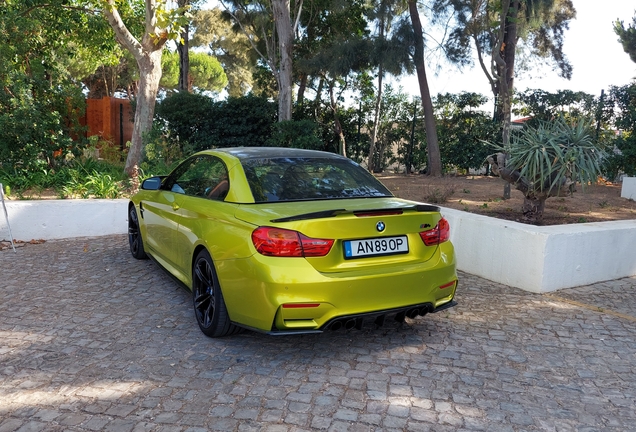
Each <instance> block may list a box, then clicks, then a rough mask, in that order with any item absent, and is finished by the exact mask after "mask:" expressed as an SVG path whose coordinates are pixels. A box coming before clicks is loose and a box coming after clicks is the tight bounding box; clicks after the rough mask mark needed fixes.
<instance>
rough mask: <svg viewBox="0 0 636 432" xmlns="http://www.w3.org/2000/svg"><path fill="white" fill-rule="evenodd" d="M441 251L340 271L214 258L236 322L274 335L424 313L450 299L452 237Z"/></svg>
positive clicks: (290, 262)
mask: <svg viewBox="0 0 636 432" xmlns="http://www.w3.org/2000/svg"><path fill="white" fill-rule="evenodd" d="M439 249H440V250H438V251H437V253H436V254H435V256H434V257H433V258H432V259H430V260H428V261H426V262H419V263H413V264H400V265H393V266H385V267H383V268H380V269H362V270H359V271H348V272H341V273H321V272H318V271H316V270H315V269H314V268H313V267H312V266H311V265H309V264H308V263H307V261H306V260H305V259H302V258H290V259H277V258H270V257H262V256H254V257H251V258H250V259H245V260H230V261H221V262H217V265H218V267H217V271H218V272H219V279H220V281H221V288H222V290H223V297H224V298H225V303H226V305H227V308H228V313H229V315H230V319H231V320H232V321H233V322H234V323H235V324H237V325H240V326H243V327H246V328H250V329H253V330H256V331H260V332H265V333H272V334H296V333H299V332H300V333H316V332H322V331H324V330H326V329H330V328H332V327H338V326H339V325H340V326H342V327H347V326H349V327H350V326H351V325H352V323H351V322H349V323H347V322H348V321H349V318H353V319H354V320H358V319H360V318H364V319H363V321H365V322H366V321H369V320H370V319H371V318H373V319H375V318H374V317H378V316H383V315H384V316H386V315H393V316H397V315H399V314H400V313H402V312H404V313H405V314H406V313H407V312H408V311H409V310H411V309H413V310H418V311H419V310H421V311H423V312H425V313H429V312H433V311H435V310H439V309H441V308H442V307H443V306H444V305H447V304H449V303H451V302H452V300H453V299H454V297H455V290H456V285H457V273H456V269H455V256H454V251H453V248H452V245H451V244H450V242H448V243H444V244H443V245H441V247H440V248H439ZM226 266H227V267H226ZM446 307H450V306H446ZM406 316H408V315H406ZM415 316H417V314H416V315H415ZM343 319H344V320H345V321H342V320H343ZM336 323H339V324H336ZM355 325H358V326H359V324H358V323H357V322H354V326H355Z"/></svg>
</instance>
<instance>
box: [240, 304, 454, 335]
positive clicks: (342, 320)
mask: <svg viewBox="0 0 636 432" xmlns="http://www.w3.org/2000/svg"><path fill="white" fill-rule="evenodd" d="M454 306H457V302H456V301H455V300H451V301H449V302H448V303H444V304H443V305H440V306H438V307H437V308H436V307H434V306H433V305H432V304H431V303H422V304H416V305H411V306H406V307H401V308H395V309H388V310H383V311H376V312H367V313H362V314H355V315H345V316H339V317H335V318H332V319H331V320H329V321H328V322H327V323H326V324H324V325H323V326H322V327H321V328H319V329H297V330H292V329H285V330H278V329H276V330H271V331H263V330H260V329H256V328H252V327H247V326H244V327H246V328H248V329H250V330H254V331H257V332H259V333H264V334H268V335H270V336H289V335H298V334H319V333H324V332H327V331H338V330H345V331H346V330H351V329H357V330H362V328H363V327H364V326H365V325H368V324H369V323H372V324H373V325H375V326H376V327H378V328H379V327H382V326H383V325H384V324H385V323H386V322H390V321H395V322H404V319H405V318H407V317H408V318H416V317H418V316H424V315H426V314H427V313H437V312H441V311H443V310H446V309H450V308H452V307H454ZM237 325H240V324H237Z"/></svg>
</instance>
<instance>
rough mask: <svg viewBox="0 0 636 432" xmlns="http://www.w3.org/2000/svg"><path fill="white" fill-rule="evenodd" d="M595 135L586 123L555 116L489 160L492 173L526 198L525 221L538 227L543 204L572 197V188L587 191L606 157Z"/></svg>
mask: <svg viewBox="0 0 636 432" xmlns="http://www.w3.org/2000/svg"><path fill="white" fill-rule="evenodd" d="M594 136H595V135H594V132H593V129H592V128H591V126H590V124H589V123H588V122H587V121H586V120H584V119H580V120H578V121H577V122H576V123H569V122H568V121H567V120H566V119H564V118H562V117H559V118H557V119H555V120H554V121H551V122H542V123H540V124H539V125H538V126H537V127H526V128H524V130H523V131H522V132H521V133H519V134H517V135H515V136H513V139H512V141H511V143H510V146H508V147H507V148H505V147H503V146H495V147H496V148H497V150H499V152H498V153H496V154H494V155H491V156H489V157H488V158H487V160H488V162H489V163H490V165H491V167H492V170H493V173H495V174H497V175H499V176H500V177H501V178H502V179H504V180H505V181H507V182H508V183H510V184H512V185H513V186H514V187H515V188H516V189H518V190H519V191H521V192H522V193H523V194H524V197H525V198H524V203H523V209H522V210H523V215H524V218H525V219H526V220H528V221H529V222H533V223H540V222H541V219H542V218H543V211H544V209H545V201H546V199H548V198H549V197H552V196H559V195H564V194H567V193H572V192H573V191H574V189H573V187H574V185H575V184H576V183H580V184H581V187H582V188H585V186H586V185H587V184H590V183H595V182H596V180H597V178H598V176H599V175H600V173H601V163H602V161H603V159H604V158H605V157H606V153H605V151H604V149H603V148H602V146H601V145H600V144H599V143H598V142H597V140H596V139H595V138H594Z"/></svg>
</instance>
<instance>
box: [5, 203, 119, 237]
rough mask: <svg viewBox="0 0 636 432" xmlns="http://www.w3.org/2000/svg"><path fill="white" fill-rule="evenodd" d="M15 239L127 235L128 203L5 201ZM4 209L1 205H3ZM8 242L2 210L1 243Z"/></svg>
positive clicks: (7, 229)
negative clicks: (2, 241)
mask: <svg viewBox="0 0 636 432" xmlns="http://www.w3.org/2000/svg"><path fill="white" fill-rule="evenodd" d="M5 205H6V207H7V213H8V214H9V223H10V225H11V233H12V234H13V238H14V239H15V240H24V241H29V240H33V239H36V240H39V239H43V240H52V239H62V238H71V237H95V236H102V235H110V234H125V233H127V232H128V222H127V220H128V219H127V213H128V211H127V208H128V200H126V199H116V200H106V199H90V200H81V199H70V200H33V201H7V200H5ZM0 207H1V205H0ZM2 239H4V240H9V228H8V227H7V221H6V219H5V215H4V211H2V210H0V240H2Z"/></svg>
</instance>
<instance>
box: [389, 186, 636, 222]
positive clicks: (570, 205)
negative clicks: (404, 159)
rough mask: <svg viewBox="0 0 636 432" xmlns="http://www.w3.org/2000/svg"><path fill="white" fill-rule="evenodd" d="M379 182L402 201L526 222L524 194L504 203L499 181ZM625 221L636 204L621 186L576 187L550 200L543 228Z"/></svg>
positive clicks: (512, 193)
mask: <svg viewBox="0 0 636 432" xmlns="http://www.w3.org/2000/svg"><path fill="white" fill-rule="evenodd" d="M378 178H379V179H380V181H382V183H384V184H385V185H386V186H387V187H388V188H389V189H390V190H391V191H392V192H393V193H394V194H395V195H397V196H398V197H400V198H406V199H411V200H415V201H423V202H428V203H432V202H435V203H437V204H438V205H441V206H443V207H450V208H453V209H457V210H463V211H467V212H471V213H478V214H483V215H486V216H492V217H496V218H499V219H507V220H513V221H518V222H524V221H523V215H522V214H521V206H522V204H523V194H522V193H521V192H519V191H518V190H515V189H514V188H512V190H511V191H510V199H509V200H503V199H502V198H503V189H504V184H505V182H504V181H503V180H501V179H500V178H499V177H486V176H447V177H442V178H430V177H427V176H424V175H404V174H380V175H378ZM623 219H636V201H634V200H628V199H626V198H621V185H620V184H597V185H591V186H587V187H586V188H585V190H583V188H582V187H581V185H577V187H576V190H575V192H574V193H573V194H572V195H571V196H570V195H567V196H561V197H552V198H548V200H547V201H546V208H545V214H544V220H543V223H542V225H560V224H571V223H583V222H604V221H612V220H623Z"/></svg>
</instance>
